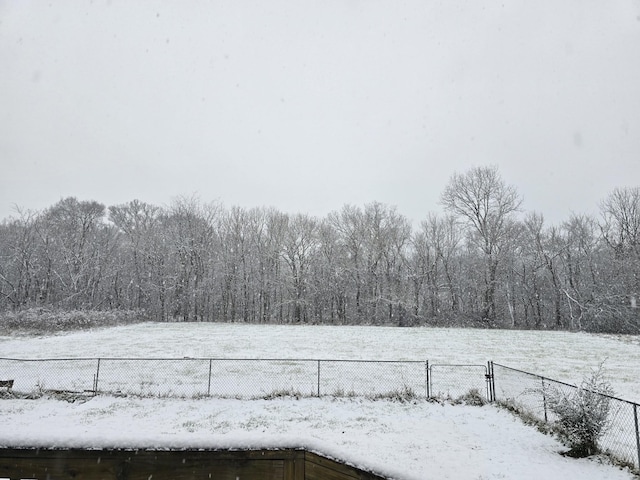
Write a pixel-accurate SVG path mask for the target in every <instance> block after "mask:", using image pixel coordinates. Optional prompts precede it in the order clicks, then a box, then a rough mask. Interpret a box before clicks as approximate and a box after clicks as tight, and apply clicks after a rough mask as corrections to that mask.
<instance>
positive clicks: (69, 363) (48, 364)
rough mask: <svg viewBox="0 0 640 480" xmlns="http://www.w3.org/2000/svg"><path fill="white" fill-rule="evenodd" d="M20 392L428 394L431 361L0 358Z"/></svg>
mask: <svg viewBox="0 0 640 480" xmlns="http://www.w3.org/2000/svg"><path fill="white" fill-rule="evenodd" d="M4 377H6V378H7V379H13V380H14V385H13V391H14V392H15V393H23V394H35V393H46V392H67V393H94V394H98V393H104V394H113V395H137V396H148V397H184V398H196V397H204V396H213V397H222V398H240V399H251V398H269V397H274V396H285V395H295V396H321V395H331V396H371V397H384V396H388V397H398V396H402V397H403V398H425V397H426V395H427V383H426V382H427V374H426V362H422V361H360V360H312V359H215V358H183V359H162V358H157V359H140V358H100V359H98V358H94V359H41V360H18V359H7V358H1V359H0V379H3V378H4Z"/></svg>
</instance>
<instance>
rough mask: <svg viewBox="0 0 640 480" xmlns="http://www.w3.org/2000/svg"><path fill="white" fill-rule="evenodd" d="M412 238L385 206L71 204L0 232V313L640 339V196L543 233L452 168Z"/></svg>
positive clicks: (513, 203) (502, 194)
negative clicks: (329, 209) (128, 314)
mask: <svg viewBox="0 0 640 480" xmlns="http://www.w3.org/2000/svg"><path fill="white" fill-rule="evenodd" d="M441 205H442V207H443V212H442V213H439V214H436V213H430V214H427V215H426V218H425V220H424V221H423V222H422V223H421V224H420V226H419V227H418V228H417V230H416V229H414V228H412V226H411V223H410V222H409V221H408V219H407V218H405V217H404V216H402V215H401V214H399V213H398V212H397V211H396V209H395V208H394V207H390V206H388V205H384V204H380V203H371V204H368V205H365V206H364V207H362V208H361V207H355V206H351V205H346V206H344V207H343V208H342V209H341V210H339V211H337V212H333V213H331V214H329V215H327V216H326V217H325V218H314V217H311V216H309V215H305V214H296V215H289V214H285V213H282V212H280V211H277V210H275V209H269V208H253V209H243V208H238V207H232V208H225V207H223V206H221V205H219V204H217V203H212V204H203V203H202V202H200V201H199V200H198V199H196V198H178V199H176V200H174V201H173V202H172V203H171V205H169V206H167V207H159V206H155V205H150V204H148V203H144V202H141V201H138V200H133V201H131V202H129V203H126V204H123V205H114V206H110V207H108V208H106V207H105V206H104V205H102V204H100V203H98V202H95V201H80V200H77V199H76V198H72V197H70V198H65V199H63V200H60V201H59V202H58V203H56V204H55V205H53V206H51V207H50V208H48V209H46V210H44V211H41V212H18V214H17V215H16V216H14V217H11V218H9V219H6V220H4V221H3V223H2V224H0V311H20V310H25V309H29V308H44V309H50V310H91V311H110V310H115V311H117V310H121V311H132V310H139V311H141V312H144V315H145V316H146V318H148V319H150V320H158V321H206V322H247V323H323V324H355V325H359V324H372V325H397V326H411V325H423V324H428V325H440V326H445V325H470V326H482V327H507V328H540V329H543V328H544V329H567V330H587V331H604V332H631V333H638V332H639V331H640V310H639V308H638V301H639V299H638V297H639V296H640V188H639V187H636V188H625V189H616V190H614V191H613V192H612V193H611V194H610V195H609V196H608V197H607V198H605V199H603V200H602V202H601V204H600V215H599V216H598V217H597V218H593V217H591V216H587V215H573V216H572V217H571V218H569V219H567V220H566V221H565V222H563V223H562V224H560V225H547V224H545V222H544V219H543V218H542V216H541V215H539V214H536V213H526V212H522V211H521V199H520V197H519V195H518V192H517V190H516V189H515V188H514V187H512V186H510V185H508V184H506V183H505V182H504V181H503V179H502V178H501V176H500V174H499V172H498V171H497V169H496V168H494V167H480V168H475V169H472V170H470V171H468V172H465V173H463V174H455V175H454V176H453V177H452V178H451V179H450V181H449V183H448V185H446V187H445V189H444V191H443V192H442V196H441Z"/></svg>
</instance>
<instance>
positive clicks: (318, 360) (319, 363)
mask: <svg viewBox="0 0 640 480" xmlns="http://www.w3.org/2000/svg"><path fill="white" fill-rule="evenodd" d="M318 397H320V360H318Z"/></svg>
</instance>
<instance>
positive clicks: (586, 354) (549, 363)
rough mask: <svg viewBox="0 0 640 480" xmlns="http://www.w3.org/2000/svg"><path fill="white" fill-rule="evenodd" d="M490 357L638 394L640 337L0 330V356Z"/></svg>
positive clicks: (231, 327) (199, 328)
mask: <svg viewBox="0 0 640 480" xmlns="http://www.w3.org/2000/svg"><path fill="white" fill-rule="evenodd" d="M98 356H99V357H165V358H166V357H169V358H182V357H213V358H289V359H291V358H298V359H304V358H309V359H350V360H352V359H365V360H429V361H430V362H431V363H432V364H434V363H472V364H485V363H486V362H487V360H493V361H495V362H498V363H502V364H504V365H507V366H510V367H515V368H519V369H522V370H525V371H529V372H532V373H537V374H539V375H544V376H546V377H550V378H554V379H557V380H563V381H566V382H569V383H580V381H581V380H582V378H583V377H584V376H585V375H586V374H588V373H589V372H590V370H591V369H593V368H595V367H597V366H598V365H599V364H600V363H601V362H605V363H604V365H605V369H606V373H607V376H608V377H609V379H610V381H611V383H612V386H613V388H614V391H615V394H616V396H618V397H621V398H624V399H627V400H631V401H640V382H638V378H640V337H638V336H611V335H593V334H587V333H570V332H540V331H512V330H477V329H451V328H397V327H351V326H343V327H331V326H287V325H242V324H218V323H169V324H166V323H148V324H139V325H131V326H126V327H118V328H111V329H100V330H93V331H88V332H77V333H68V334H60V335H56V336H50V337H40V338H25V337H22V338H17V337H6V336H4V337H0V357H11V358H61V357H98Z"/></svg>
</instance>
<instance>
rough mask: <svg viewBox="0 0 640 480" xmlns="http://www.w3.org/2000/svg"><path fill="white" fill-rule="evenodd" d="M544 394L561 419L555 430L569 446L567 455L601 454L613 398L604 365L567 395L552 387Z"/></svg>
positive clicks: (558, 420) (550, 406) (549, 405)
mask: <svg viewBox="0 0 640 480" xmlns="http://www.w3.org/2000/svg"><path fill="white" fill-rule="evenodd" d="M543 393H544V395H545V396H546V400H547V405H548V407H549V409H550V410H551V411H552V412H553V413H555V414H556V416H557V417H558V418H557V420H556V422H555V426H556V427H557V429H556V431H557V432H558V433H559V435H560V437H561V438H562V439H563V440H564V441H565V442H566V443H567V445H568V446H569V447H570V450H569V452H567V455H570V456H575V457H586V456H589V455H594V454H596V453H598V439H599V438H600V437H602V435H603V434H604V433H605V431H606V429H607V426H608V418H609V411H610V400H611V399H610V396H611V395H613V390H612V388H611V385H610V384H609V382H608V381H607V380H605V378H604V374H603V369H602V365H600V367H599V368H598V369H597V370H595V371H593V372H592V373H591V375H590V376H588V377H586V378H585V379H583V381H582V383H581V384H580V386H579V387H578V388H577V389H573V388H572V389H571V391H569V392H566V391H563V390H561V389H559V388H557V387H553V386H551V387H546V388H545V390H544V392H543Z"/></svg>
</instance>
